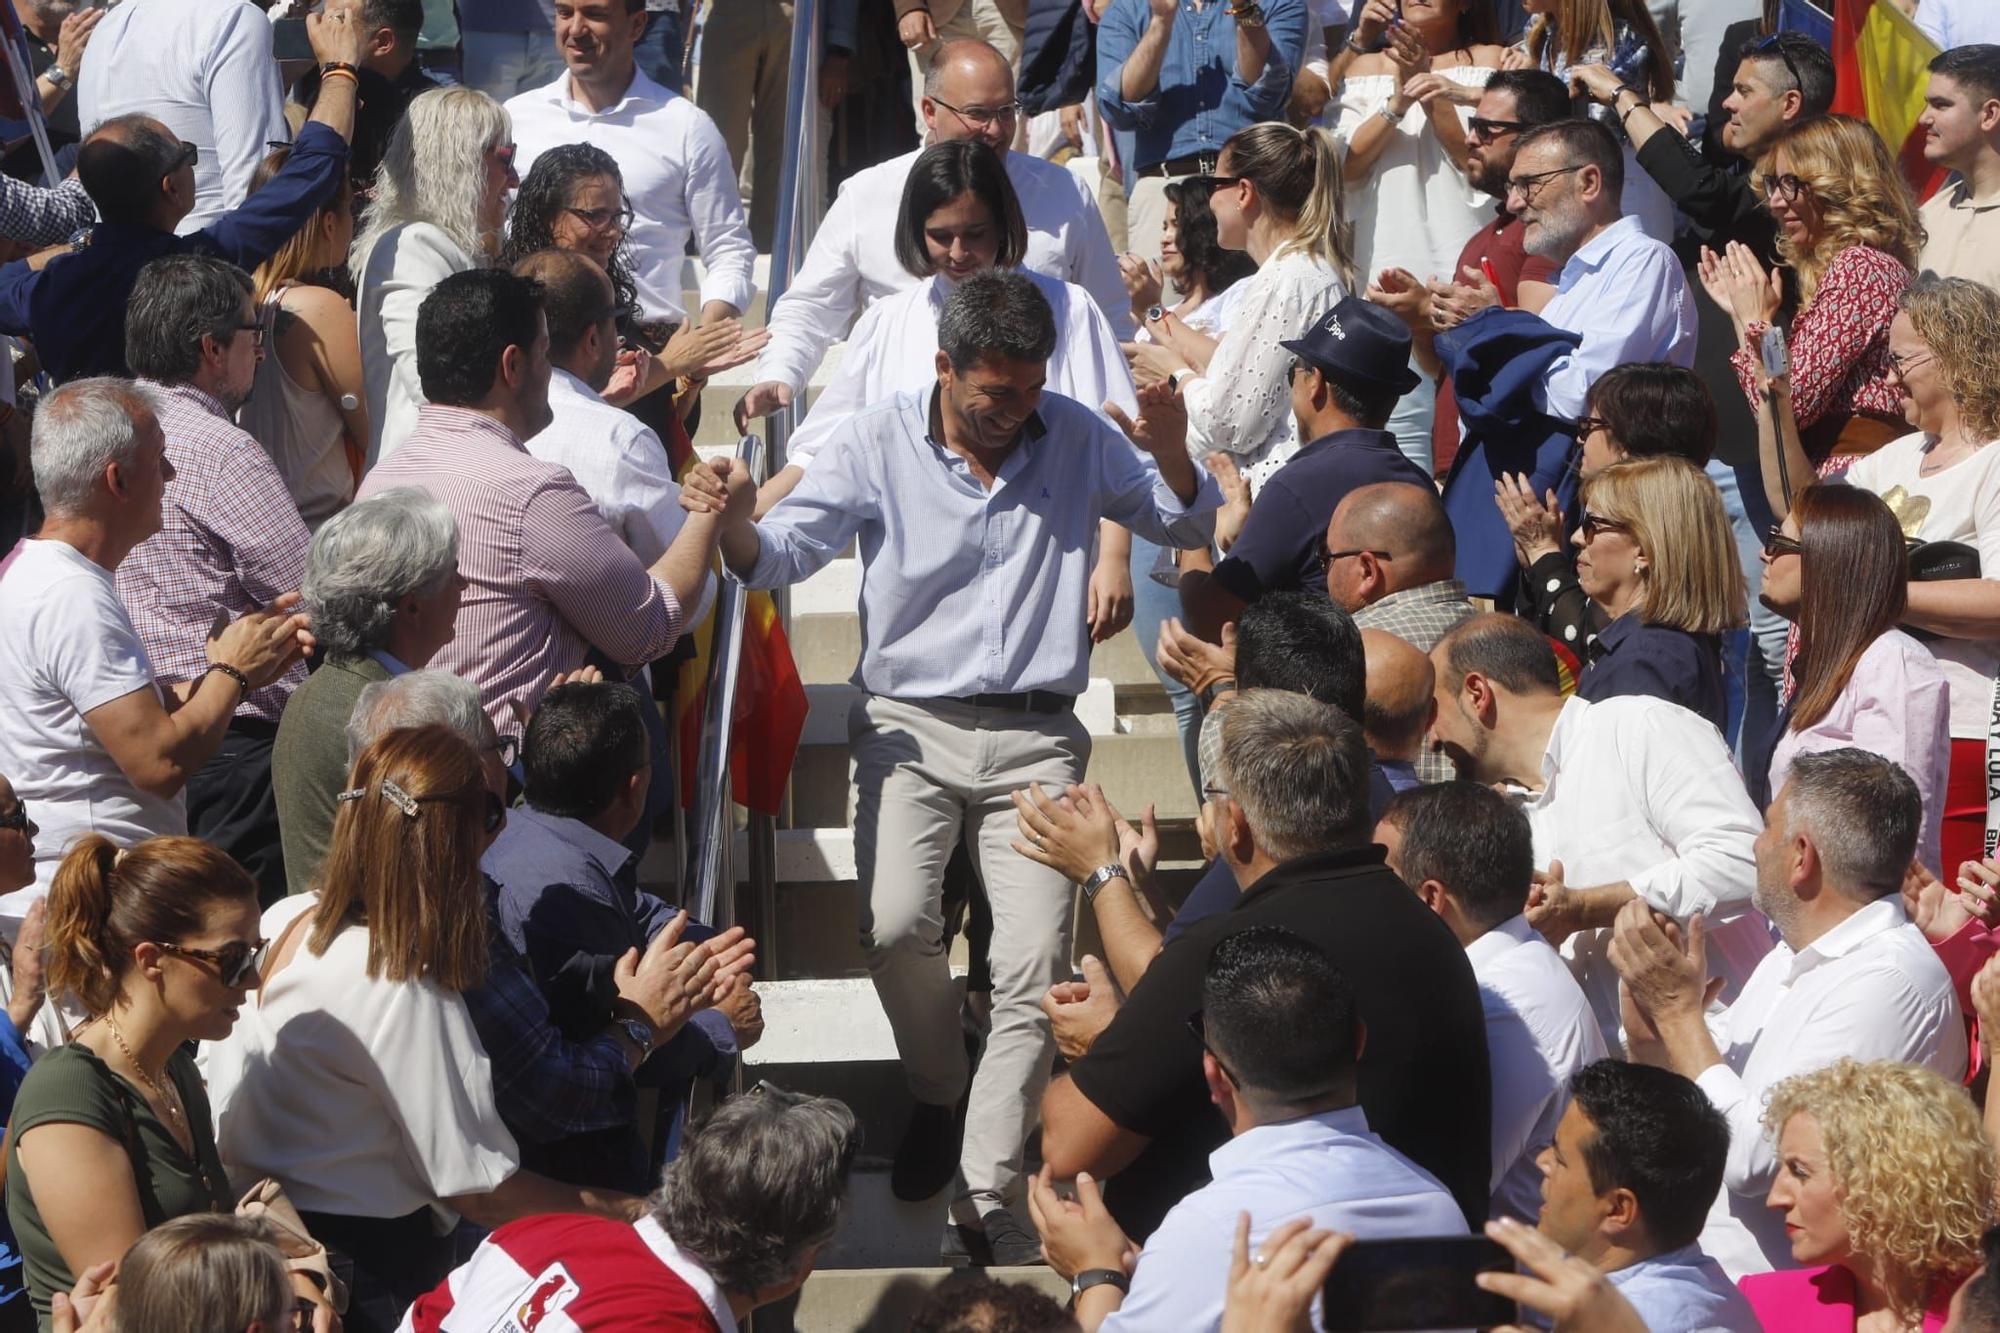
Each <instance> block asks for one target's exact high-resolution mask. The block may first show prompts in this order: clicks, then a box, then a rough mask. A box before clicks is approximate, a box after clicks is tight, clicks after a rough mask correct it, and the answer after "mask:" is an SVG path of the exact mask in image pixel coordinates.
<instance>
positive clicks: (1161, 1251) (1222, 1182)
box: [1104, 1106, 1465, 1333]
mask: <svg viewBox="0 0 2000 1333" xmlns="http://www.w3.org/2000/svg"><path fill="white" fill-rule="evenodd" d="M1208 1166H1209V1171H1210V1173H1211V1174H1212V1175H1213V1177H1214V1178H1213V1179H1212V1180H1211V1181H1210V1182H1209V1183H1208V1184H1206V1185H1204V1186H1202V1187H1201V1188H1200V1189H1198V1190H1196V1191H1195V1192H1194V1193H1192V1194H1190V1195H1188V1196H1187V1197H1186V1198H1185V1199H1182V1200H1181V1201H1180V1202H1179V1203H1177V1204H1175V1205H1174V1209H1173V1211H1172V1212H1170V1213H1168V1214H1167V1215H1166V1217H1165V1218H1164V1219H1162V1221H1161V1222H1160V1225H1159V1229H1158V1230H1156V1231H1154V1232H1153V1234H1152V1235H1151V1236H1149V1237H1147V1238H1146V1243H1145V1246H1144V1248H1143V1249H1141V1250H1140V1251H1139V1266H1138V1267H1137V1269H1135V1270H1134V1271H1133V1274H1132V1293H1131V1295H1129V1296H1127V1297H1126V1298H1125V1302H1124V1304H1123V1305H1122V1306H1121V1307H1120V1308H1119V1309H1118V1311H1117V1312H1116V1313H1114V1314H1113V1315H1112V1316H1111V1317H1110V1318H1109V1319H1107V1320H1105V1321H1104V1333H1158V1330H1163V1329H1173V1330H1175V1331H1176V1333H1194V1331H1195V1330H1200V1329H1216V1328H1220V1327H1221V1325H1222V1305H1223V1299H1224V1297H1225V1296H1226V1295H1227V1294H1228V1290H1229V1255H1230V1248H1231V1246H1233V1245H1234V1244H1235V1242H1236V1218H1237V1215H1238V1214H1239V1213H1246V1212H1247V1213H1249V1214H1250V1248H1251V1251H1252V1253H1255V1252H1256V1249H1257V1246H1258V1245H1259V1244H1260V1243H1261V1242H1262V1240H1263V1238H1264V1237H1265V1236H1266V1235H1268V1234H1269V1233H1270V1232H1271V1231H1272V1230H1274V1229H1275V1228H1277V1227H1279V1226H1281V1225H1283V1224H1284V1223H1286V1222H1289V1221H1291V1220H1292V1219H1293V1218H1297V1217H1311V1218H1312V1223H1313V1225H1314V1226H1315V1227H1330V1228H1332V1229H1333V1230H1336V1231H1346V1232H1351V1233H1353V1234H1354V1235H1355V1236H1356V1237H1358V1238H1360V1239H1362V1240H1390V1239H1395V1238H1399V1237H1415V1236H1462V1235H1464V1234H1465V1214H1464V1213H1462V1212H1460V1211H1459V1209H1458V1205H1457V1204H1456V1203H1454V1202H1453V1201H1452V1197H1451V1195H1450V1194H1449V1193H1448V1192H1447V1191H1446V1190H1445V1187H1444V1186H1443V1185H1440V1184H1439V1183H1438V1181H1437V1177H1435V1176H1433V1175H1431V1174H1430V1173H1429V1172H1428V1171H1425V1170H1424V1169H1423V1168H1422V1167H1420V1166H1418V1165H1417V1164H1416V1163H1415V1162H1412V1161H1411V1160H1410V1159H1409V1158H1407V1157H1405V1156H1403V1155H1402V1154H1401V1153H1399V1152H1397V1151H1396V1150H1395V1149H1394V1148H1391V1147H1390V1146H1389V1145H1388V1144H1386V1143H1384V1142H1382V1140H1381V1139H1380V1138H1378V1137H1376V1135H1375V1134H1374V1133H1373V1132H1372V1131H1371V1130H1370V1129H1369V1128H1368V1116H1367V1114H1366V1113H1365V1112H1363V1111H1362V1109H1361V1108H1360V1107H1359V1106H1350V1107H1347V1108H1345V1109H1344V1110H1339V1111H1327V1112H1323V1113H1322V1114H1319V1115H1312V1116H1305V1117H1303V1118H1301V1119H1298V1120H1286V1121H1281V1122H1279V1123H1277V1124H1272V1125H1259V1126H1257V1127H1256V1128H1255V1129H1252V1130H1248V1131H1246V1132H1244V1133H1242V1134H1239V1135H1237V1136H1236V1137H1235V1138H1233V1139H1231V1140H1230V1141H1229V1142H1227V1143H1225V1144H1223V1145H1222V1146H1221V1147H1220V1148H1217V1149H1216V1150H1215V1151H1214V1152H1212V1153H1210V1154H1209V1155H1208ZM1313 1304H1314V1306H1315V1307H1317V1306H1318V1304H1319V1302H1318V1301H1317V1300H1315V1301H1314V1302H1313ZM1313 1314H1314V1317H1313V1327H1314V1328H1318V1327H1320V1321H1319V1312H1318V1310H1317V1308H1315V1310H1314V1312H1313Z"/></svg>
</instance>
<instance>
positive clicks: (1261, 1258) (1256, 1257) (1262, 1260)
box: [1250, 1250, 1271, 1268]
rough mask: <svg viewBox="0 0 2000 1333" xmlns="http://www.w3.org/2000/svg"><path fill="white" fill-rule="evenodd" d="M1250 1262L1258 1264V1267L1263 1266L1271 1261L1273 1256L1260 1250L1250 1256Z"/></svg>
mask: <svg viewBox="0 0 2000 1333" xmlns="http://www.w3.org/2000/svg"><path fill="white" fill-rule="evenodd" d="M1250 1262H1251V1263H1253V1264H1255V1265H1257V1267H1259V1268H1263V1267H1265V1266H1266V1265H1268V1264H1269V1263H1270V1262H1271V1256H1270V1255H1268V1254H1265V1253H1264V1252H1263V1251H1261V1250H1260V1251H1258V1252H1257V1253H1256V1254H1253V1255H1251V1256H1250Z"/></svg>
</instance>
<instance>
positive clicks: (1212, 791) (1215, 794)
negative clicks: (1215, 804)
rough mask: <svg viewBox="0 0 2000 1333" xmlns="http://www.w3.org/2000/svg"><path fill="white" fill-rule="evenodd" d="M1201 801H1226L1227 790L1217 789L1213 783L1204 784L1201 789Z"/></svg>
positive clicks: (1225, 788)
mask: <svg viewBox="0 0 2000 1333" xmlns="http://www.w3.org/2000/svg"><path fill="white" fill-rule="evenodd" d="M1201 799H1202V800H1204V801H1226V800H1228V799H1229V788H1227V787H1218V786H1216V785H1215V784H1214V783H1213V782H1208V783H1204V784H1202V789H1201Z"/></svg>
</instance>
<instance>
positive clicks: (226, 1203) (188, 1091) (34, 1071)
mask: <svg viewBox="0 0 2000 1333" xmlns="http://www.w3.org/2000/svg"><path fill="white" fill-rule="evenodd" d="M167 1076H168V1077H169V1078H171V1079H172V1080H173V1081H174V1089H175V1091H176V1092H178V1093H179V1094H180V1098H181V1104H182V1105H183V1106H185V1107H186V1108H187V1114H188V1119H189V1120H190V1121H191V1122H192V1124H191V1125H190V1129H191V1131H192V1134H193V1138H194V1145H195V1152H196V1154H197V1155H198V1156H199V1158H200V1162H199V1164H197V1163H196V1162H194V1161H190V1160H189V1159H188V1155H187V1154H186V1153H185V1152H183V1151H181V1146H180V1144H179V1143H177V1142H175V1141H174V1136H173V1133H172V1132H171V1131H170V1130H168V1128H167V1127H166V1125H165V1124H164V1123H162V1122H161V1120H160V1118H159V1117H158V1116H156V1115H154V1114H153V1108H152V1106H151V1104H150V1103H148V1102H147V1100H146V1098H145V1097H144V1095H143V1094H141V1093H140V1091H139V1090H138V1089H137V1088H135V1087H133V1086H132V1085H131V1084H130V1083H127V1082H126V1081H125V1080H124V1079H123V1078H120V1077H119V1076H118V1075H117V1074H114V1073H113V1072H112V1071H111V1068H110V1066H108V1065H106V1064H105V1063H104V1061H103V1060H101V1059H99V1058H98V1056H97V1053H96V1052H95V1051H92V1050H91V1049H90V1048H89V1047H87V1046H84V1045H81V1044H80V1043H77V1042H71V1043H70V1044H69V1045H67V1046H63V1047H59V1048H57V1049H56V1050H53V1051H50V1052H49V1053H48V1054H47V1055H45V1056H43V1057H42V1058H41V1059H40V1060H39V1061H37V1062H36V1063H35V1065H34V1066H33V1068H31V1069H29V1070H28V1076H27V1077H26V1078H25V1079H23V1080H22V1081H21V1091H20V1093H19V1094H18V1095H17V1096H16V1097H15V1098H14V1119H13V1122H12V1126H13V1128H12V1133H10V1134H9V1135H8V1139H7V1220H8V1221H9V1222H10V1223H12V1224H13V1228H14V1239H15V1241H16V1243H18V1244H19V1246H20V1249H21V1255H22V1258H23V1259H24V1260H25V1261H26V1268H27V1276H28V1295H29V1297H30V1299H32V1300H33V1301H34V1303H35V1315H36V1317H37V1318H38V1319H39V1320H40V1322H41V1326H42V1328H44V1329H47V1328H48V1326H49V1302H50V1300H51V1298H52V1297H53V1296H54V1295H55V1293H56V1292H58V1291H64V1292H66V1291H68V1290H69V1289H70V1288H71V1287H73V1286H75V1285H76V1275H75V1274H73V1273H71V1272H70V1270H69V1265H68V1264H67V1263H65V1262H63V1257H62V1252H61V1251H60V1250H58V1249H57V1248H56V1243H55V1242H54V1241H53V1240H51V1239H50V1238H49V1233H48V1229H47V1228H46V1227H44V1226H43V1225H42V1214H41V1210H40V1209H38V1208H37V1207H35V1199H34V1194H33V1192H32V1191H31V1190H30V1189H29V1187H28V1178H27V1177H26V1176H25V1175H23V1174H22V1172H21V1159H20V1156H19V1155H18V1153H17V1152H16V1151H15V1145H16V1144H17V1143H19V1142H20V1139H21V1136H22V1135H23V1134H26V1133H27V1132H28V1131H29V1130H31V1129H33V1128H35V1127H36V1126H37V1125H47V1124H75V1125H88V1126H90V1127H91V1128H92V1129H95V1130H97V1131H99V1132H100V1133H103V1134H107V1135H109V1136H110V1137H111V1139H112V1140H113V1141H114V1142H116V1143H119V1144H121V1145H123V1146H124V1148H125V1151H126V1153H127V1154H128V1155H129V1156H130V1158H131V1161H132V1177H133V1179H134V1181H135V1182H136V1183H137V1184H138V1186H139V1205H140V1208H141V1209H142V1210H143V1211H144V1213H145V1217H146V1225H147V1226H148V1227H156V1226H158V1225H159V1224H160V1223H162V1222H166V1221H170V1220H171V1219H173V1218H176V1217H185V1216H187V1215H188V1214H189V1213H207V1212H226V1211H228V1210H229V1209H231V1208H232V1207H234V1205H235V1200H233V1199H232V1198H230V1197H229V1195H228V1190H229V1177H228V1176H227V1175H226V1174H225V1173H224V1172H223V1169H222V1158H221V1156H220V1155H219V1154H218V1153H217V1152H216V1149H215V1126H214V1125H213V1124H212V1123H211V1121H210V1118H209V1112H208V1094H207V1093H206V1092H204V1091H203V1090H202V1086H201V1075H200V1074H199V1073H198V1072H197V1071H196V1069H195V1064H194V1057H193V1056H191V1055H189V1054H188V1052H187V1050H186V1049H185V1048H184V1049H182V1050H179V1051H176V1052H174V1055H173V1058H172V1059H170V1060H168V1061H167Z"/></svg>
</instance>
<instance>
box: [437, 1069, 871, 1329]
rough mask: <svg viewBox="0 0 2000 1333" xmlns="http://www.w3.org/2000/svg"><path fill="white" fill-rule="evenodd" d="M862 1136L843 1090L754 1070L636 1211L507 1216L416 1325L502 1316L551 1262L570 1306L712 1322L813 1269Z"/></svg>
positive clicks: (752, 1305)
mask: <svg viewBox="0 0 2000 1333" xmlns="http://www.w3.org/2000/svg"><path fill="white" fill-rule="evenodd" d="M860 1147H861V1130H860V1127H859V1126H858V1125H857V1124H856V1123H855V1120H854V1113H853V1112H852V1111H850V1110H848V1109H847V1107H846V1105H845V1104H844V1103H841V1102H838V1101H835V1100H834V1099H833V1098H831V1097H808V1096H805V1095H803V1094H801V1093H796V1092H787V1091H785V1090H784V1089H782V1088H775V1087H772V1086H771V1085H770V1084H768V1083H760V1084H758V1085H757V1086H756V1087H755V1088H752V1089H751V1090H750V1091H748V1092H745V1093H742V1094H740V1095H738V1096H736V1097H732V1098H731V1099H730V1100H728V1101H726V1102H724V1103H723V1104H722V1105H721V1106H719V1107H717V1108H716V1109H715V1111H714V1113H713V1114H711V1115H710V1116H709V1117H708V1119H707V1121H705V1122H704V1123H703V1124H702V1126H701V1127H700V1128H699V1129H697V1130H696V1131H695V1132H694V1133H693V1134H692V1135H691V1136H690V1137H689V1138H688V1141H687V1142H686V1143H685V1144H684V1145H683V1146H682V1148H681V1152H680V1155H679V1156H678V1157H676V1158H675V1159H674V1160H673V1161H672V1162H671V1163H669V1164H668V1166H667V1169H666V1176H665V1179H664V1181H663V1182H662V1184H661V1186H660V1190H659V1192H658V1193H657V1194H655V1195H654V1196H653V1198H652V1200H651V1201H650V1205H649V1210H648V1212H647V1213H646V1215H645V1216H644V1217H642V1218H640V1219H639V1220H638V1221H637V1222H636V1223H630V1222H617V1221H613V1220H611V1219H610V1218H598V1219H594V1220H593V1219H588V1218H582V1217H572V1216H556V1215H550V1216H545V1217H531V1218H528V1219H526V1220H525V1221H520V1222H516V1223H514V1224H513V1225H511V1226H508V1227H505V1228H503V1229H502V1230H500V1231H498V1232H496V1233H494V1234H493V1235H492V1236H489V1237H488V1238H487V1239H486V1240H484V1241H482V1242H481V1243H480V1246H479V1248H478V1249H477V1250H475V1251H473V1255H472V1258H470V1259H469V1260H467V1261H466V1262H465V1263H464V1264H463V1265H462V1266H461V1267H460V1268H459V1269H458V1270H457V1271H456V1272H454V1273H453V1274H452V1275H451V1276H450V1277H449V1278H447V1279H445V1281H444V1282H443V1283H441V1284H440V1285H439V1286H438V1288H437V1289H436V1290H435V1291H433V1292H432V1293H431V1294H429V1295H428V1296H424V1297H421V1298H420V1299H419V1300H418V1301H417V1304H416V1306H415V1308H414V1310H413V1311H412V1313H413V1314H414V1316H415V1327H417V1328H436V1327H440V1326H441V1325H440V1323H439V1322H438V1321H439V1320H443V1319H447V1318H448V1320H449V1323H450V1326H451V1327H453V1328H458V1327H467V1328H470V1327H475V1326H476V1327H479V1328H485V1327H488V1326H489V1325H490V1326H492V1327H496V1328H497V1327H500V1326H502V1325H504V1324H506V1323H507V1322H508V1321H509V1318H510V1316H512V1315H513V1313H514V1311H515V1310H516V1309H517V1308H518V1307H519V1305H520V1302H521V1293H522V1291H523V1290H524V1282H526V1281H527V1279H528V1278H530V1277H532V1276H533V1275H535V1274H543V1273H549V1272H560V1273H562V1274H563V1275H565V1277H566V1279H567V1280H566V1282H565V1283H564V1285H563V1287H562V1290H561V1292H560V1293H558V1294H559V1297H560V1299H562V1300H563V1301H564V1303H565V1304H569V1305H572V1306H575V1305H583V1306H585V1307H587V1308H594V1309H598V1310H607V1309H612V1310H645V1311H647V1312H648V1314H649V1316H650V1317H651V1318H652V1319H653V1320H654V1321H656V1326H658V1327H663V1328H666V1327H672V1328H681V1327H687V1328H706V1327H711V1326H714V1325H715V1324H717V1323H718V1322H720V1320H721V1315H722V1311H723V1310H724V1308H725V1307H726V1308H727V1310H728V1314H729V1322H730V1324H731V1326H740V1325H742V1324H743V1323H744V1321H745V1320H746V1318H747V1316H748V1315H749V1313H750V1312H751V1311H752V1310H754V1309H756V1308H757V1307H758V1306H760V1305H768V1304H770V1303H771V1302H772V1301H776V1300H782V1299H783V1298H784V1297H786V1296H789V1295H791V1294H792V1293H793V1292H795V1291H797V1290H798V1289H799V1287H800V1286H801V1285H803V1284H804V1282H805V1280H806V1278H808V1277H809V1276H811V1274H812V1270H813V1265H814V1264H815V1263H817V1262H818V1260H819V1254H820V1251H821V1249H823V1248H824V1247H825V1245H826V1243H827V1242H828V1241H829V1240H831V1239H833V1232H834V1227H835V1226H836V1225H837V1224H838V1223H839V1221H840V1205H841V1200H842V1198H843V1196H845V1194H846V1193H847V1179H848V1175H849V1174H850V1172H852V1170H853V1168H854V1157H855V1154H856V1153H857V1152H858V1151H859V1150H860ZM524 1275H526V1276H524ZM406 1322H407V1321H406Z"/></svg>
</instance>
